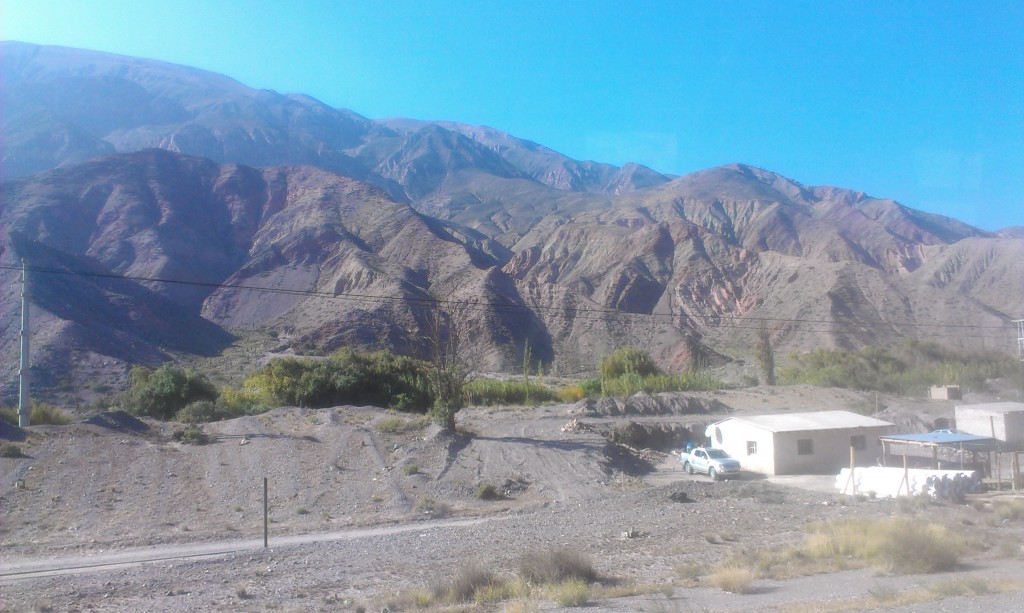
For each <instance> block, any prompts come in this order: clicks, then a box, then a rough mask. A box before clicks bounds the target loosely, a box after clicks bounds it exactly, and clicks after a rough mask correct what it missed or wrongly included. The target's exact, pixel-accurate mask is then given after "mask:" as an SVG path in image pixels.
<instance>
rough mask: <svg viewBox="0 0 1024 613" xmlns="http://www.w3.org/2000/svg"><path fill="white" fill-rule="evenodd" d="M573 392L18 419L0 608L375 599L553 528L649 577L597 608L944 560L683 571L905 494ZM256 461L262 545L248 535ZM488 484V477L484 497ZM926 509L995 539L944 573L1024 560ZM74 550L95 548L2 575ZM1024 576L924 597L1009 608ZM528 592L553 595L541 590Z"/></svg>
mask: <svg viewBox="0 0 1024 613" xmlns="http://www.w3.org/2000/svg"><path fill="white" fill-rule="evenodd" d="M789 393H790V397H789V398H787V399H784V400H781V401H780V400H778V399H777V398H775V397H772V400H771V402H785V403H787V404H788V405H790V406H793V407H794V408H799V407H800V405H798V404H797V403H796V402H795V399H797V398H800V399H802V401H804V402H807V403H817V404H818V406H827V398H824V399H823V398H822V396H823V395H826V394H827V393H828V391H827V390H826V391H818V392H816V393H815V392H814V390H813V389H809V388H801V389H799V390H792V391H790V392H789ZM816 394H817V395H816ZM844 394H845V392H844ZM720 398H725V401H728V400H729V397H728V396H720ZM847 400H848V399H846V398H845V396H844V397H843V402H847ZM854 401H856V399H854ZM757 404H758V405H761V404H766V403H761V402H758V403H757ZM569 411H570V407H565V406H560V407H545V408H541V409H507V410H493V409H472V410H466V411H464V412H463V413H461V414H460V424H461V426H462V427H463V428H464V431H463V432H462V433H460V434H456V435H447V434H444V433H440V432H437V431H436V430H435V429H433V428H432V427H430V426H424V425H423V424H422V423H420V422H417V421H416V420H415V419H413V418H412V417H408V416H400V417H399V419H397V420H396V419H394V416H392V415H388V414H385V413H383V412H381V411H378V410H374V409H363V408H354V407H343V408H338V409H333V410H325V411H309V410H302V409H278V410H276V411H273V412H271V413H269V414H266V415H262V416H258V417H246V418H241V419H236V420H231V421H227V422H221V423H218V424H211V425H209V426H207V431H208V433H210V434H211V435H213V436H214V437H215V439H216V440H215V442H214V443H213V444H210V445H205V446H192V445H182V444H180V443H178V442H175V441H174V440H173V437H172V435H173V431H174V429H175V426H173V425H168V424H159V423H155V422H147V425H148V426H149V428H148V430H145V431H142V432H136V431H132V430H130V429H128V428H121V429H117V428H113V429H111V428H107V427H103V426H96V425H90V424H75V425H71V426H63V427H38V428H33V429H32V433H31V435H30V437H29V440H28V441H27V442H26V443H25V444H24V448H25V450H26V452H27V453H28V455H29V456H30V457H28V458H24V459H2V460H0V484H2V487H3V489H2V495H0V518H2V520H0V547H2V551H3V554H2V558H0V610H3V611H24V610H33V609H35V610H47V609H48V610H53V611H71V610H79V611H193V610H246V611H265V610H285V611H337V610H357V608H358V607H364V608H365V609H366V610H381V609H382V608H383V607H384V606H385V605H388V604H389V603H390V604H392V605H394V604H395V603H397V602H401V601H402V599H403V597H404V596H405V595H408V594H409V593H410V592H412V591H414V590H419V589H424V588H429V587H431V586H433V585H436V584H438V583H439V582H442V581H444V580H446V579H448V578H450V577H451V576H452V575H453V574H454V573H455V572H456V571H457V570H458V569H461V568H470V567H473V568H483V569H488V570H490V571H492V572H494V573H497V574H498V575H501V576H505V577H509V578H511V577H512V576H513V575H514V574H515V572H516V568H517V564H518V561H519V560H520V558H521V557H522V556H523V555H525V554H528V553H531V552H538V551H545V550H549V549H551V548H567V549H571V550H574V551H577V552H580V553H581V554H583V555H585V556H586V557H588V558H589V559H590V560H591V561H592V562H593V564H594V567H595V569H596V571H597V572H598V574H599V576H600V577H601V578H602V581H603V583H604V584H605V585H606V586H610V585H613V584H614V585H617V586H619V587H620V588H623V589H622V590H621V591H625V588H624V586H633V591H635V592H642V593H641V594H640V595H635V596H630V597H616V598H610V597H609V598H606V597H604V596H603V595H602V594H609V595H614V594H612V591H611V590H610V589H608V590H606V591H605V592H595V594H596V596H595V597H594V599H592V602H591V605H590V608H589V609H588V610H594V611H596V610H600V611H605V610H607V611H638V610H646V611H705V610H721V611H771V610H787V609H780V607H785V606H797V605H800V603H805V604H803V605H800V606H805V607H809V608H804V609H793V610H807V611H813V610H821V606H820V605H821V603H823V602H834V601H837V600H841V599H843V598H852V597H855V596H864V595H865V594H868V593H869V592H871V591H872V590H876V591H877V590H878V588H879V586H880V585H884V586H886V587H885V589H886V590H892V591H896V592H901V591H908V590H910V591H913V590H915V589H917V590H919V589H922V588H921V587H920V586H922V585H932V584H935V583H939V582H942V581H948V580H949V579H948V577H943V576H927V577H920V576H911V577H898V576H894V577H889V576H875V575H874V574H873V573H872V572H870V571H864V570H861V571H849V572H845V573H840V574H837V575H827V576H812V577H800V578H794V579H790V580H786V581H767V580H762V581H759V582H756V583H755V589H754V591H753V592H752V593H748V594H742V595H739V594H728V593H726V592H723V591H721V590H718V589H715V588H712V587H710V585H709V584H708V583H707V582H706V579H700V578H696V573H695V571H687V570H685V569H688V568H699V567H704V568H706V567H707V565H711V564H716V563H719V562H721V561H723V560H725V559H727V558H729V557H730V556H732V555H735V554H736V553H737V552H739V551H741V550H744V549H757V550H764V549H778V548H782V547H786V546H789V545H791V544H794V543H797V542H799V541H801V540H802V539H803V538H804V536H805V534H806V528H807V525H808V524H809V523H813V522H820V521H826V520H833V519H838V518H845V517H861V516H864V517H890V516H892V515H894V514H898V513H901V512H903V511H901V509H900V508H899V505H898V504H897V503H895V502H893V501H887V500H860V501H854V500H846V499H842V498H840V497H838V496H837V495H835V494H833V493H832V492H831V491H830V490H829V484H830V482H831V478H830V477H826V478H821V477H818V478H814V479H802V480H801V479H793V478H789V479H778V480H764V479H755V478H753V477H752V476H748V478H746V479H741V480H736V481H725V482H712V481H710V480H708V479H707V478H706V477H702V476H689V475H685V474H683V473H682V471H681V470H680V469H679V465H678V462H677V461H676V460H675V459H674V458H673V457H672V456H669V455H666V454H660V453H657V452H645V453H642V454H635V453H633V452H630V451H629V450H625V449H622V448H620V447H616V446H613V445H610V444H609V443H608V441H607V439H606V438H605V437H604V436H602V434H600V432H599V431H598V430H600V429H599V428H594V429H593V430H591V429H590V428H586V427H585V428H583V429H581V430H573V431H568V432H565V431H563V429H562V428H563V426H565V425H566V423H567V422H568V421H569V419H570V416H569ZM575 417H578V416H575ZM622 419H623V420H628V417H624V418H622ZM660 419H663V420H664V421H666V422H671V421H673V420H678V421H680V422H682V421H686V422H692V421H693V420H694V416H692V415H684V416H664V417H661V418H660ZM382 420H384V421H382ZM582 421H583V422H584V425H586V421H587V420H586V418H582ZM179 428H180V427H179ZM263 476H267V477H268V478H269V481H270V492H271V516H272V519H273V522H272V523H271V524H270V535H271V537H270V548H269V549H263V548H262V542H261V539H262V530H263V527H262V478H263ZM19 480H20V481H19ZM485 483H486V484H490V485H493V486H494V487H495V489H496V491H497V492H498V493H499V494H501V497H500V498H499V499H497V500H483V499H481V498H479V497H478V496H477V492H478V490H479V488H480V486H481V484H485ZM16 484H22V485H23V487H17V486H16ZM684 494H685V496H684ZM924 513H926V514H927V516H928V517H929V518H935V519H940V520H943V521H946V522H951V523H955V524H956V525H959V526H961V527H962V529H963V530H964V531H965V534H968V535H970V538H972V539H974V540H977V541H983V542H984V543H987V544H988V546H987V547H979V548H978V549H977V552H976V554H975V555H974V557H972V559H971V560H969V564H968V565H966V566H964V568H963V569H962V572H961V573H960V574H959V575H957V576H958V577H971V576H981V577H984V578H986V580H991V579H993V578H999V577H1019V576H1021V571H1022V570H1024V568H1022V564H1021V562H1020V555H1019V543H1020V541H1021V525H1018V523H1017V522H1016V521H1015V520H1014V521H1010V522H1009V523H1001V522H998V521H992V520H991V517H992V514H991V513H989V514H987V515H985V516H984V517H985V518H989V519H985V520H984V521H983V517H982V516H980V515H979V513H980V512H978V511H975V510H974V509H972V507H969V506H964V505H959V506H957V505H933V506H931V507H929V508H927V509H926V510H925V511H924ZM1001 542H1002V543H1004V544H1003V545H1002V546H1000V543H1001ZM1005 543H1011V544H1017V545H1016V547H1017V550H1012V549H1013V548H1012V547H1007V546H1006V545H1005ZM1011 550H1012V551H1011ZM997 552H998V553H997ZM118 556H120V557H118ZM196 556H203V557H196ZM157 557H159V558H162V559H160V560H158V561H151V562H140V561H139V560H140V559H144V558H157ZM169 557H173V558H175V559H167V558H169ZM114 563H117V564H116V565H112V564H114ZM33 564H35V566H32V565H33ZM86 564H88V565H91V566H94V567H92V568H76V569H70V570H65V571H63V573H64V574H51V575H49V576H40V575H32V576H27V575H24V574H13V573H19V572H23V571H26V570H40V569H41V568H47V569H50V572H51V573H52V572H56V571H55V570H54V569H57V568H68V567H75V566H83V565H86ZM1019 589H1020V588H1019V587H1014V589H1013V590H1011V591H1010V593H1006V594H992V595H983V596H974V597H972V598H970V599H967V600H966V601H963V602H961V600H963V599H962V598H957V597H952V596H951V597H946V598H944V599H942V600H941V601H939V602H935V601H934V599H933V602H931V603H930V604H929V603H925V604H922V605H920V607H925V606H927V607H929V608H928V610H945V609H942V608H935V607H938V606H939V605H941V606H942V607H945V606H946V605H947V604H950V603H957V607H958V608H957V610H958V611H964V610H968V611H970V610H982V609H983V608H987V609H993V608H994V609H995V610H1020V609H1021V607H1020V606H1019V605H1020V592H1019V591H1018V590H1019ZM621 591H620V592H619V593H621ZM668 594H671V596H669V595H668ZM806 603H811V604H806ZM815 603H817V604H815ZM506 606H507V605H505V604H498V605H493V606H492V607H490V608H492V609H494V610H502V609H503V608H505V607H506ZM517 606H518V605H517ZM915 606H916V605H915ZM530 607H532V608H535V609H537V610H551V609H555V608H557V606H556V605H555V604H554V603H553V602H548V601H543V600H541V601H536V602H531V603H530ZM879 607H880V608H891V607H889V605H885V606H883V605H882V604H879ZM920 607H919V608H914V607H913V606H911V607H909V608H903V609H895V608H893V609H892V610H903V611H919V610H921V611H923V610H924V608H920ZM975 607H977V608H975ZM862 608H863V607H862ZM846 610H855V609H846ZM950 610H952V609H950Z"/></svg>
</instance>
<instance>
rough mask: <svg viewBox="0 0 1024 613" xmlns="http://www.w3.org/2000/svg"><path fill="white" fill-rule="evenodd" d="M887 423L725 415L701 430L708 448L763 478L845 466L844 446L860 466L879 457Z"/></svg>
mask: <svg viewBox="0 0 1024 613" xmlns="http://www.w3.org/2000/svg"><path fill="white" fill-rule="evenodd" d="M893 427H894V426H893V424H891V423H889V422H887V421H882V420H881V419H875V418H873V417H867V416H865V415H858V414H857V413H852V412H850V411H816V412H812V413H784V414H780V415H756V416H750V417H729V418H727V419H723V420H722V421H719V422H715V423H713V424H711V425H710V426H708V427H707V430H706V431H705V434H707V436H708V438H710V439H711V445H712V446H713V447H717V448H719V449H723V450H725V452H726V453H728V454H729V455H731V456H732V457H733V458H735V459H737V460H739V462H740V464H741V465H742V467H743V470H748V471H751V472H757V473H762V474H766V475H798V474H827V473H835V472H838V471H839V469H841V468H843V467H849V466H850V448H851V447H852V448H853V449H854V454H855V461H856V462H857V464H859V465H861V466H863V465H865V464H872V465H873V464H875V463H876V462H877V460H878V458H879V457H881V446H880V444H879V441H878V437H880V436H884V435H886V434H890V433H891V432H892V429H893Z"/></svg>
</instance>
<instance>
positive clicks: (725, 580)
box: [708, 564, 757, 594]
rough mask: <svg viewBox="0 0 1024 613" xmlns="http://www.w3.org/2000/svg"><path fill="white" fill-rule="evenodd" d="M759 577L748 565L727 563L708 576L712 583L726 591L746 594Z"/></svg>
mask: <svg viewBox="0 0 1024 613" xmlns="http://www.w3.org/2000/svg"><path fill="white" fill-rule="evenodd" d="M755 579H757V572H756V571H754V570H753V569H751V568H748V567H746V566H738V565H735V564H726V565H724V566H720V567H718V568H716V569H715V571H714V572H712V573H711V575H710V576H708V581H709V582H710V583H711V585H713V586H715V587H717V588H718V589H720V590H724V591H726V592H732V593H734V594H746V593H747V592H749V591H750V588H751V584H753V583H754V580H755Z"/></svg>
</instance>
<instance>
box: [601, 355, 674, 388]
mask: <svg viewBox="0 0 1024 613" xmlns="http://www.w3.org/2000/svg"><path fill="white" fill-rule="evenodd" d="M660 374H661V369H660V368H658V366H657V364H655V363H654V358H652V357H651V355H650V354H649V353H647V352H646V351H641V350H640V349H637V348H635V347H620V348H618V349H616V350H615V351H613V352H611V353H610V354H608V355H607V356H605V358H604V359H603V360H601V379H603V380H604V381H608V380H609V379H617V378H619V377H621V376H623V375H639V376H641V377H646V376H648V375H660Z"/></svg>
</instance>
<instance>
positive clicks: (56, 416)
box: [0, 401, 71, 426]
mask: <svg viewBox="0 0 1024 613" xmlns="http://www.w3.org/2000/svg"><path fill="white" fill-rule="evenodd" d="M0 419H2V420H4V421H6V422H7V423H9V424H11V425H12V426H17V425H18V407H0ZM29 423H31V424H32V425H33V426H43V425H51V426H64V425H67V424H70V423H71V416H70V415H68V414H67V413H65V412H64V411H61V410H60V409H58V408H56V407H53V406H50V405H48V404H44V403H42V402H36V401H33V402H32V412H31V413H29Z"/></svg>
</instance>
